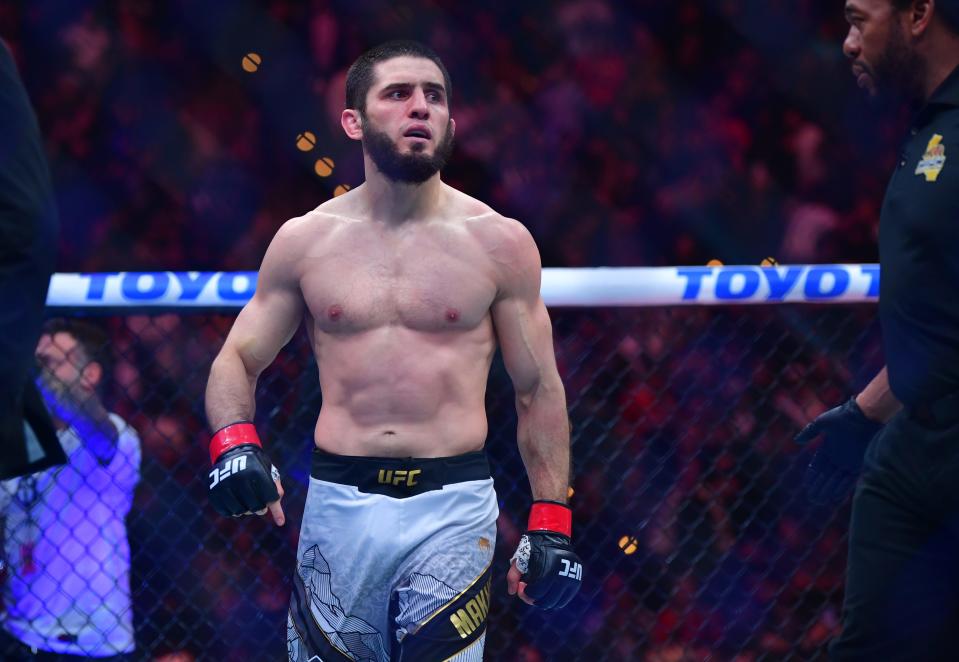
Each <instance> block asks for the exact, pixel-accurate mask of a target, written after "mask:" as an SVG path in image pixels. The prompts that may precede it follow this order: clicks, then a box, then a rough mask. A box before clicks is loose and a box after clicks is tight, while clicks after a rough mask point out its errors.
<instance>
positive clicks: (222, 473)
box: [210, 455, 246, 489]
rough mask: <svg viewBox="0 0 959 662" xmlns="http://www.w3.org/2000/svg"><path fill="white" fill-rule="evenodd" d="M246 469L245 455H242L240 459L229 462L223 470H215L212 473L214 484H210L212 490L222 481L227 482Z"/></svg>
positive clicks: (236, 458)
mask: <svg viewBox="0 0 959 662" xmlns="http://www.w3.org/2000/svg"><path fill="white" fill-rule="evenodd" d="M244 469H246V456H245V455H240V456H239V457H235V458H233V459H232V460H229V461H228V462H227V463H226V465H225V466H224V467H223V468H222V469H216V468H214V469H213V471H211V472H210V478H212V479H213V482H212V483H210V488H211V489H212V488H213V487H215V486H216V484H217V483H219V482H220V481H221V480H225V479H227V478H229V477H230V476H232V475H233V474H237V473H240V472H241V471H243V470H244Z"/></svg>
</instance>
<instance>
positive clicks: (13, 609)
mask: <svg viewBox="0 0 959 662" xmlns="http://www.w3.org/2000/svg"><path fill="white" fill-rule="evenodd" d="M110 419H111V420H112V421H113V424H114V425H115V426H116V428H117V431H118V432H119V438H118V441H117V452H116V455H114V457H113V459H112V460H111V461H110V463H109V464H107V465H106V466H104V465H102V464H100V463H99V462H98V461H97V459H96V457H95V456H94V455H93V454H92V453H90V451H88V450H87V449H86V447H84V445H83V443H82V442H81V441H80V438H79V437H78V436H77V433H76V431H75V430H74V429H73V428H69V429H66V430H62V431H60V432H59V437H60V443H61V444H63V450H64V451H65V452H66V454H67V463H66V464H65V465H62V466H59V467H53V468H51V469H48V470H46V471H42V472H39V473H36V474H33V475H31V476H24V477H21V478H14V479H12V480H6V481H2V482H0V506H2V507H3V508H2V513H0V514H2V515H5V516H6V522H5V526H4V532H5V545H4V547H5V549H4V551H5V562H6V564H7V580H6V582H5V584H4V586H3V605H4V613H2V614H0V623H2V626H3V627H4V629H6V630H7V632H9V633H10V634H11V635H13V636H14V637H16V638H17V639H19V640H20V641H22V642H23V643H24V644H26V645H28V646H32V647H34V648H37V649H39V650H44V651H50V652H53V653H67V654H71V655H87V656H93V657H105V656H110V655H119V654H121V653H129V652H132V651H133V649H134V644H133V608H132V605H131V602H130V545H129V543H128V541H127V531H126V523H125V521H124V520H125V518H126V515H127V513H128V512H129V511H130V507H131V505H132V504H133V490H134V487H136V484H137V482H138V481H139V480H140V439H139V437H138V436H137V433H136V431H135V430H134V429H133V428H132V427H131V426H130V425H128V424H127V423H126V421H124V420H123V419H122V418H120V417H119V416H117V415H116V414H110Z"/></svg>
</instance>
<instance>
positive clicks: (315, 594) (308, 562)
mask: <svg viewBox="0 0 959 662" xmlns="http://www.w3.org/2000/svg"><path fill="white" fill-rule="evenodd" d="M299 574H300V577H301V578H302V579H303V584H304V585H305V586H306V589H307V591H308V592H309V595H310V611H311V612H313V616H314V618H316V623H317V625H319V627H320V629H322V630H323V632H324V633H325V634H326V636H327V637H328V638H329V640H330V643H332V644H333V645H334V646H336V647H337V648H339V649H340V650H341V651H343V652H347V653H349V654H350V656H351V657H352V658H353V659H354V660H358V661H359V662H385V661H386V660H389V659H390V656H389V655H388V654H387V652H386V649H384V648H383V639H382V637H381V636H380V633H379V632H377V631H376V628H374V627H373V626H372V625H370V624H369V623H367V622H366V621H364V620H363V619H362V618H357V617H356V616H350V615H349V614H347V613H346V612H344V611H343V607H342V605H341V604H340V599H339V598H337V597H336V595H334V594H333V588H332V585H331V583H330V564H329V563H327V562H326V559H324V558H323V555H322V554H320V550H319V548H318V547H317V546H316V545H313V546H312V547H310V548H309V549H308V550H306V552H304V554H303V560H302V561H301V562H300V569H299Z"/></svg>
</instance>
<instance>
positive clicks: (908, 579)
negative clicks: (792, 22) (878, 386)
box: [830, 407, 959, 662]
mask: <svg viewBox="0 0 959 662" xmlns="http://www.w3.org/2000/svg"><path fill="white" fill-rule="evenodd" d="M830 653H831V657H832V659H833V660H838V661H842V662H847V661H853V660H856V661H859V660H862V661H866V660H868V661H870V662H874V661H875V660H882V661H883V662H894V661H897V660H903V661H905V660H909V661H910V662H911V661H916V662H937V661H939V660H942V661H946V660H950V661H954V660H959V407H957V408H956V409H955V410H953V411H952V413H949V414H947V415H940V416H938V417H935V419H934V420H930V419H929V418H928V417H924V416H920V415H919V414H917V413H914V412H911V411H903V412H900V413H899V414H898V415H896V417H894V418H893V419H892V421H890V422H889V424H888V425H887V426H886V427H885V429H884V430H883V431H882V432H881V433H880V434H879V435H878V436H877V437H876V439H875V440H874V441H873V443H872V444H871V446H870V447H869V450H868V452H867V453H866V461H865V467H864V472H863V476H862V478H861V480H860V481H859V485H858V486H857V488H856V495H855V498H854V500H853V509H852V521H851V525H850V532H849V563H848V569H847V578H846V597H845V603H844V605H843V631H842V634H841V635H840V636H839V637H838V638H837V639H836V641H834V642H833V644H832V646H831V648H830Z"/></svg>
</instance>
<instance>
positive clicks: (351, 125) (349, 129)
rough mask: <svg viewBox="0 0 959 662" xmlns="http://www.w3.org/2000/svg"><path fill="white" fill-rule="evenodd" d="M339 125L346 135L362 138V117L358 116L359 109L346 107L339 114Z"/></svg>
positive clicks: (355, 138) (352, 137) (357, 138)
mask: <svg viewBox="0 0 959 662" xmlns="http://www.w3.org/2000/svg"><path fill="white" fill-rule="evenodd" d="M340 125H341V126H342V127H343V131H344V132H345V133H346V135H347V137H348V138H350V139H352V140H362V139H363V118H362V117H360V111H358V110H356V109H355V108H347V109H346V110H344V111H343V113H342V114H341V115H340Z"/></svg>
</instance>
